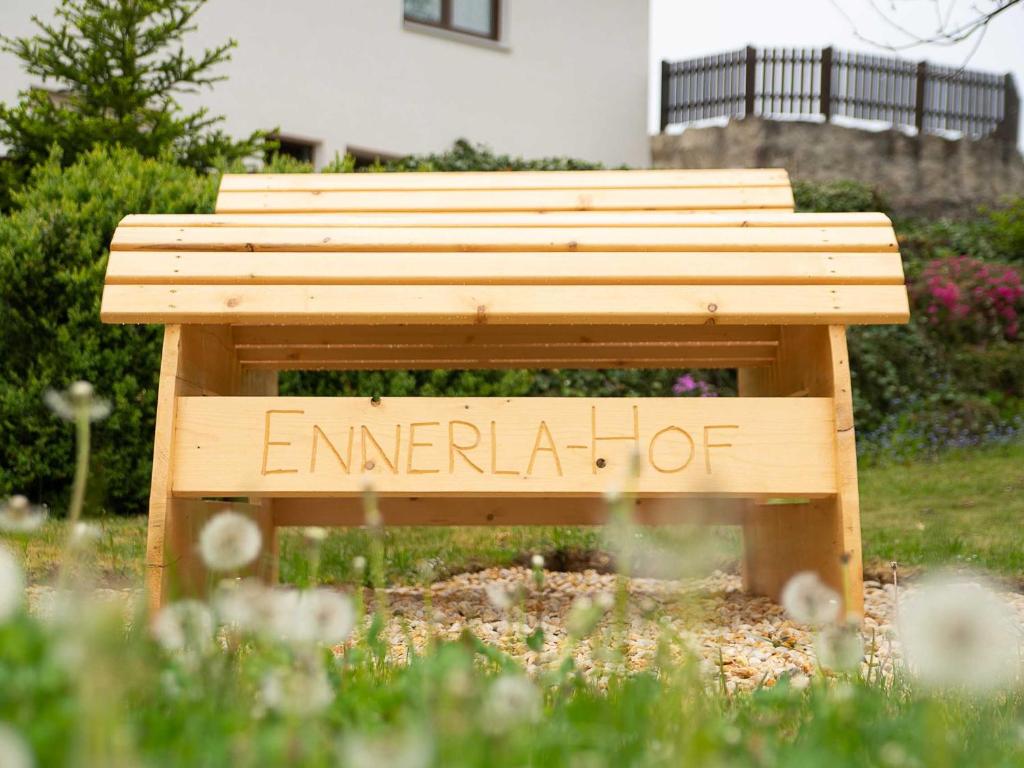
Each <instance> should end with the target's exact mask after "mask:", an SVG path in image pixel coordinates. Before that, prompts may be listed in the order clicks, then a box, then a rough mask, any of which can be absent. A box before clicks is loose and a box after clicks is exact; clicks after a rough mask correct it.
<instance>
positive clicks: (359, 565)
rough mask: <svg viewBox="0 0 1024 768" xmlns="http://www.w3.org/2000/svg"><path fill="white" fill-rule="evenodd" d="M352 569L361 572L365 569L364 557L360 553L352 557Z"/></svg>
mask: <svg viewBox="0 0 1024 768" xmlns="http://www.w3.org/2000/svg"><path fill="white" fill-rule="evenodd" d="M352 569H353V570H354V571H355V572H356V573H363V572H364V571H365V570H366V558H365V557H363V556H362V555H356V556H355V557H353V558H352Z"/></svg>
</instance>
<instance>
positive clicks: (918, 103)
mask: <svg viewBox="0 0 1024 768" xmlns="http://www.w3.org/2000/svg"><path fill="white" fill-rule="evenodd" d="M927 79H928V62H927V61H919V62H917V98H916V99H915V100H914V127H915V128H917V133H918V135H920V134H922V133H923V132H924V86H925V81H926V80H927Z"/></svg>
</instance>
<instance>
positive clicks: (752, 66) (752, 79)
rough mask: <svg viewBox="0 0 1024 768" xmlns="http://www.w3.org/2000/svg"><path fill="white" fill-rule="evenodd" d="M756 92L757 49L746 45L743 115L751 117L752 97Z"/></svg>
mask: <svg viewBox="0 0 1024 768" xmlns="http://www.w3.org/2000/svg"><path fill="white" fill-rule="evenodd" d="M756 93H757V49H756V48H754V47H753V46H752V45H748V46H747V55H746V78H745V82H744V100H743V105H744V106H743V115H744V117H753V115H754V109H755V104H754V99H755V96H756Z"/></svg>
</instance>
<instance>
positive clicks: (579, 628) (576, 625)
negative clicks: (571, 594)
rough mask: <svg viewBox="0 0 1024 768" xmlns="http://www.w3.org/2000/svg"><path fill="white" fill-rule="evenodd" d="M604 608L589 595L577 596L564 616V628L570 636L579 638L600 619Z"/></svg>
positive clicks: (586, 633)
mask: <svg viewBox="0 0 1024 768" xmlns="http://www.w3.org/2000/svg"><path fill="white" fill-rule="evenodd" d="M602 615H604V609H603V608H601V606H600V605H598V604H596V603H595V602H594V601H593V600H592V599H590V598H589V597H586V596H584V597H577V598H576V599H575V600H573V603H572V606H571V607H570V608H569V613H568V615H566V617H565V629H566V631H567V632H568V633H569V636H570V637H573V638H575V639H577V640H578V639H580V638H583V637H586V636H587V635H589V634H590V633H591V632H593V631H594V628H595V627H596V626H597V623H598V622H599V621H600V620H601V616H602Z"/></svg>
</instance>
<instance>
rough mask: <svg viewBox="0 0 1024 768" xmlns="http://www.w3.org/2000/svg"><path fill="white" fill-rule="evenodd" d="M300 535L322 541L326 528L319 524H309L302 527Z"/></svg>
mask: <svg viewBox="0 0 1024 768" xmlns="http://www.w3.org/2000/svg"><path fill="white" fill-rule="evenodd" d="M302 535H303V536H304V537H305V538H306V539H308V540H309V541H323V540H324V539H326V538H327V529H326V528H321V527H319V526H309V527H306V528H303V529H302Z"/></svg>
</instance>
